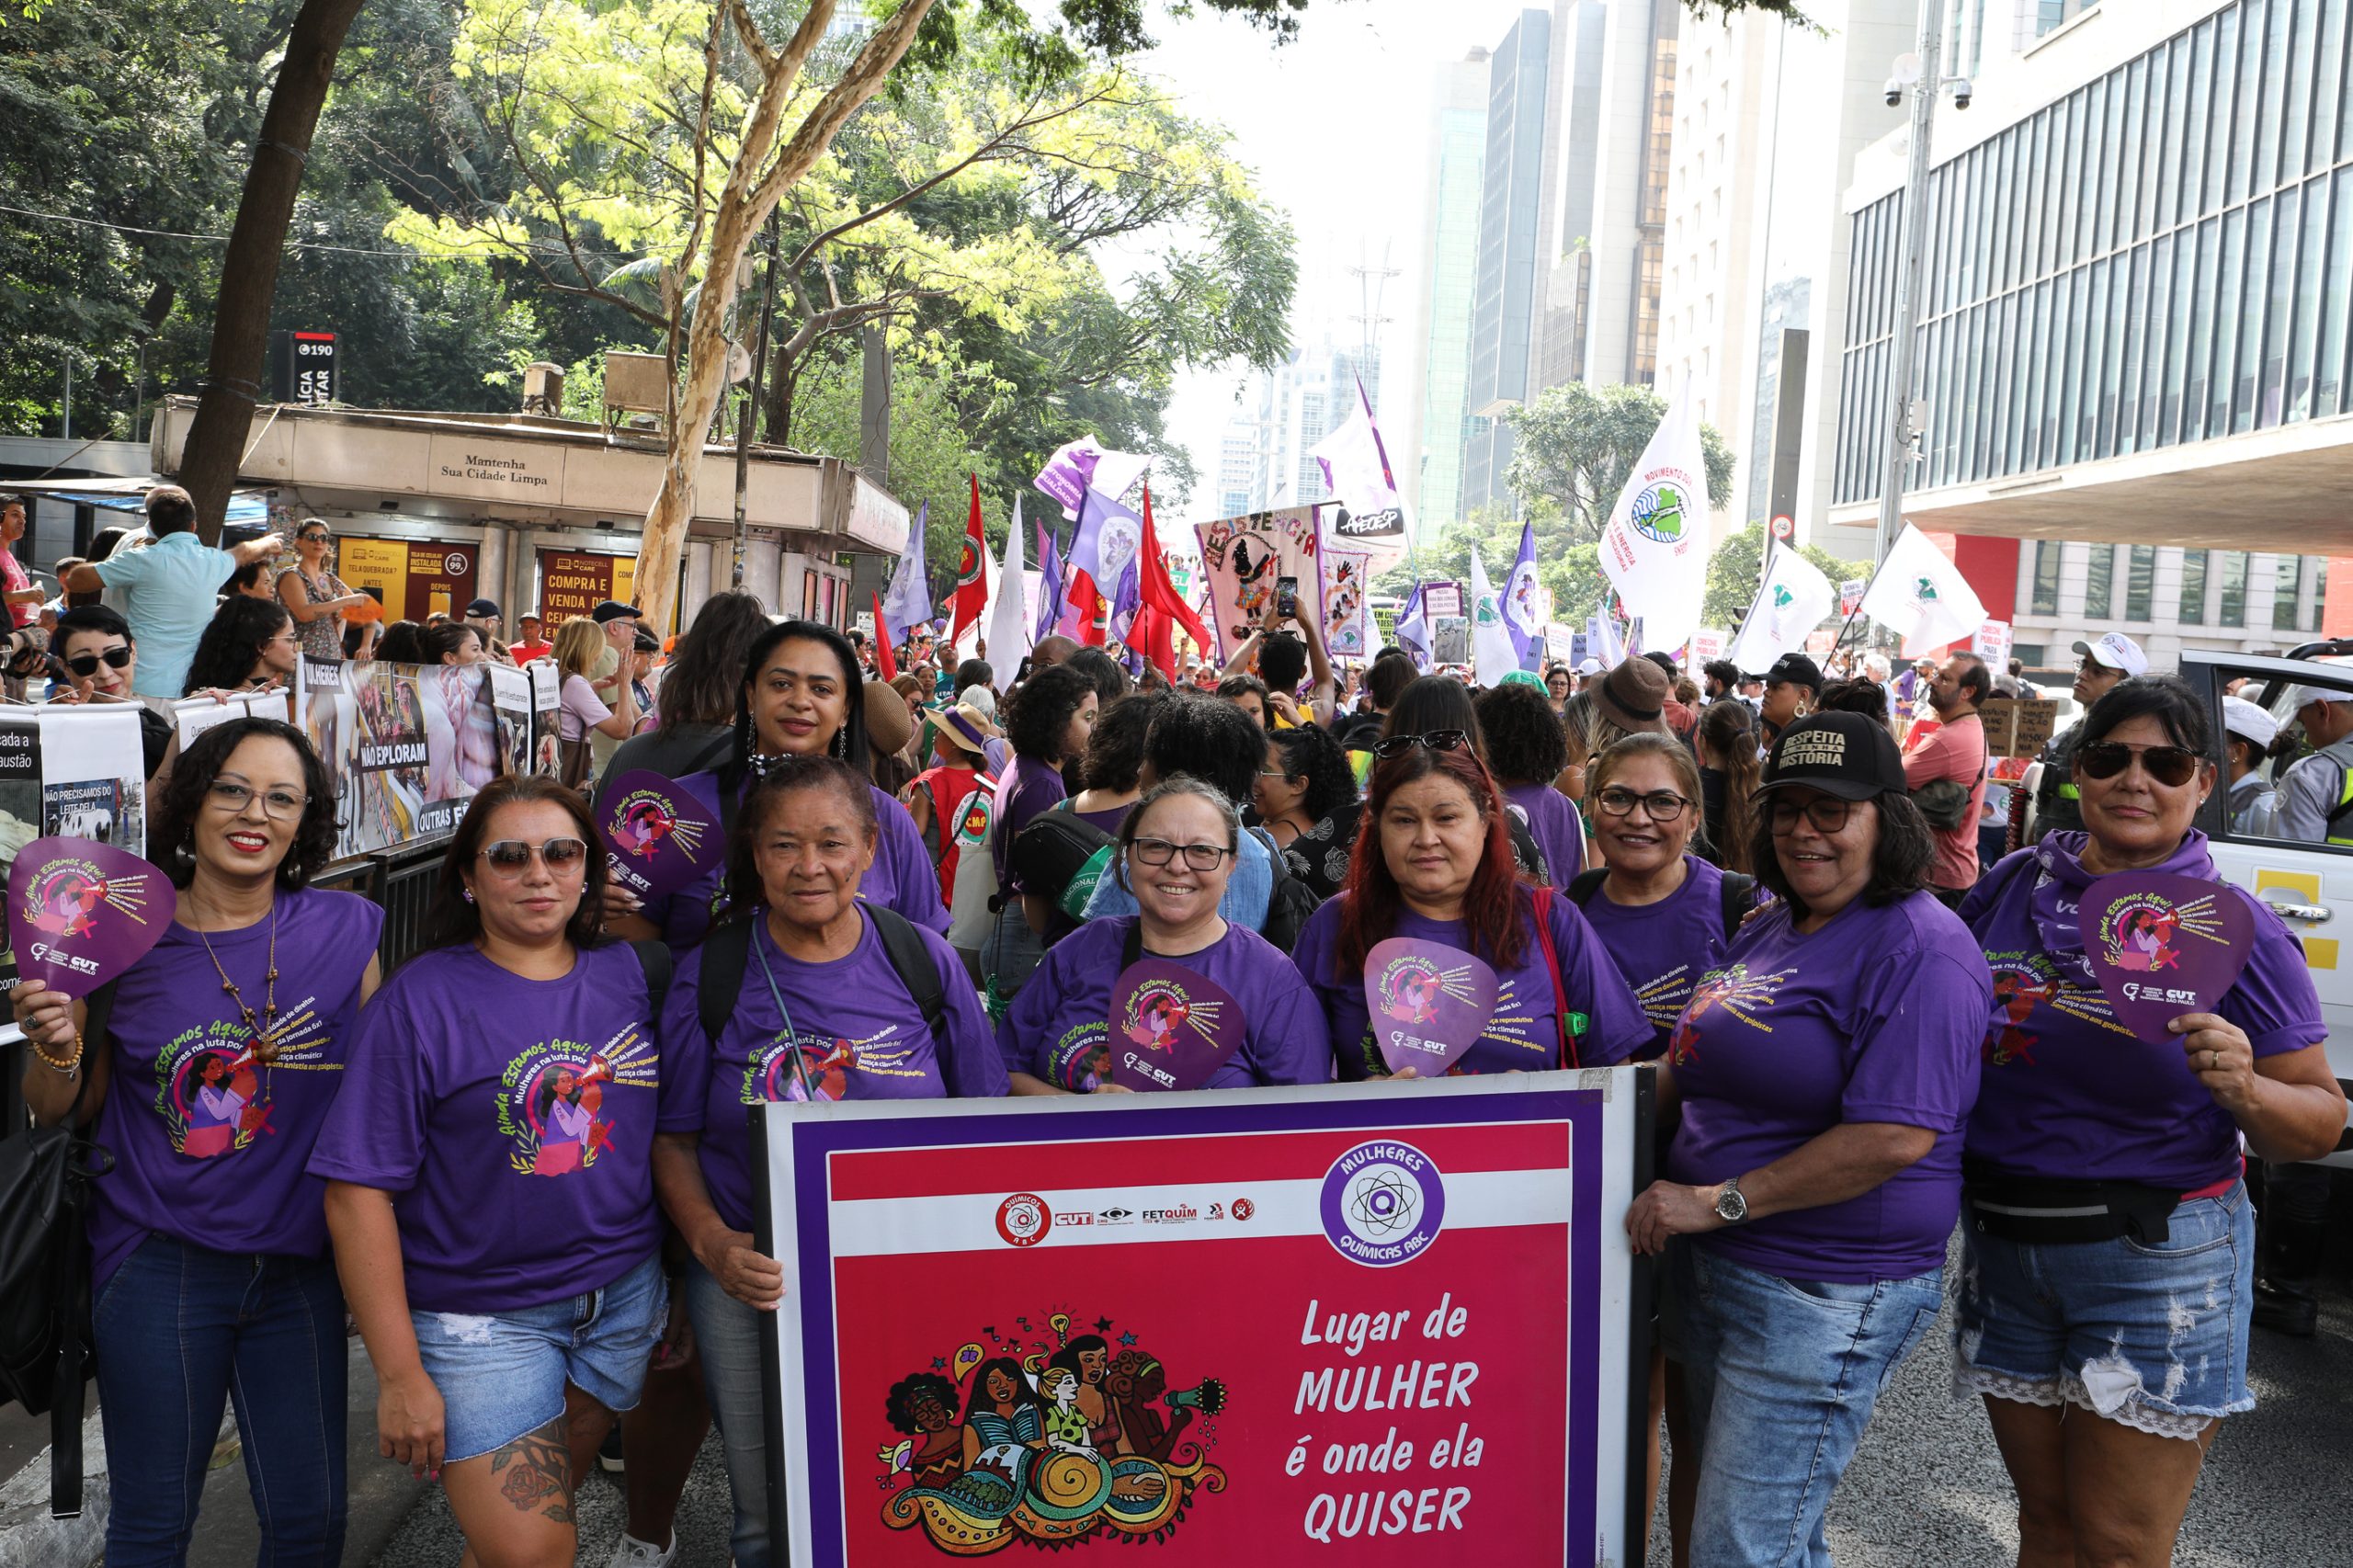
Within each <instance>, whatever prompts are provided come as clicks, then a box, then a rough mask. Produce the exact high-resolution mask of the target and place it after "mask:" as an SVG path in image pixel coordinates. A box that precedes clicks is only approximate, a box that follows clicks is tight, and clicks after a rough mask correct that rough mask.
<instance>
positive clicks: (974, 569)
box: [948, 473, 989, 642]
mask: <svg viewBox="0 0 2353 1568" xmlns="http://www.w3.org/2000/svg"><path fill="white" fill-rule="evenodd" d="M988 562H989V547H988V540H987V539H986V538H984V537H983V534H982V533H981V476H980V475H979V474H977V473H976V474H974V475H972V515H971V516H970V517H967V518H965V520H964V553H963V556H962V558H961V559H960V560H959V561H958V562H957V563H956V619H955V620H954V621H953V622H952V623H951V624H950V625H949V632H948V640H949V642H962V641H963V640H964V632H965V631H966V629H967V628H970V627H972V626H975V625H978V624H979V622H980V619H981V610H982V609H983V607H985V606H986V605H987V603H988V598H989V576H988V570H989V569H988Z"/></svg>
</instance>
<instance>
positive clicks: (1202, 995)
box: [1110, 959, 1248, 1092]
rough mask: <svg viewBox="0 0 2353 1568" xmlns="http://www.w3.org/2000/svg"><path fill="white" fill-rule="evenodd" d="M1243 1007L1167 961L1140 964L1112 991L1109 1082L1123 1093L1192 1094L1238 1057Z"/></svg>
mask: <svg viewBox="0 0 2353 1568" xmlns="http://www.w3.org/2000/svg"><path fill="white" fill-rule="evenodd" d="M1247 1027H1248V1022H1247V1020H1246V1019H1245V1018H1244V1017H1243V1016H1242V1004H1241V1003H1239V1002H1236V1001H1235V1000H1234V999H1233V997H1231V996H1229V995H1227V994H1226V993H1225V989H1224V987H1222V986H1221V985H1219V984H1218V983H1216V982H1215V981H1212V980H1210V979H1208V978H1206V977H1204V976H1202V975H1199V974H1196V973H1194V972H1193V971H1191V970H1189V969H1187V968H1186V967H1185V966H1184V965H1183V964H1180V963H1172V962H1170V961H1169V960H1166V959H1139V960H1136V961H1135V962H1134V963H1131V964H1130V965H1129V966H1128V967H1127V968H1126V969H1125V970H1122V971H1120V979H1119V982H1118V983H1116V984H1114V985H1113V986H1112V987H1111V1041H1110V1044H1111V1082H1113V1083H1114V1084H1117V1085H1120V1087H1121V1088H1123V1089H1135V1090H1139V1091H1142V1092H1150V1091H1153V1090H1157V1089H1198V1088H1199V1087H1200V1086H1201V1085H1204V1084H1206V1083H1208V1082H1209V1081H1210V1075H1211V1074H1213V1073H1215V1072H1216V1071H1217V1070H1218V1069H1219V1068H1221V1067H1222V1066H1224V1065H1225V1062H1226V1058H1228V1057H1230V1056H1232V1055H1233V1053H1234V1052H1235V1051H1238V1050H1240V1049H1241V1046H1242V1037H1243V1035H1244V1033H1245V1030H1246V1028H1247Z"/></svg>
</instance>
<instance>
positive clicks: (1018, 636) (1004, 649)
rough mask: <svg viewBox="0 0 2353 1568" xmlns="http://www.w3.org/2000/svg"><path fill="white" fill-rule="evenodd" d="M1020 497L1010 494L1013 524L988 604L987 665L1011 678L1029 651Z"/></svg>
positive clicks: (1006, 537)
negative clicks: (994, 598) (994, 595)
mask: <svg viewBox="0 0 2353 1568" xmlns="http://www.w3.org/2000/svg"><path fill="white" fill-rule="evenodd" d="M1023 531H1024V530H1023V528H1022V527H1021V497H1020V496H1018V495H1016V496H1015V497H1014V498H1013V526H1012V527H1011V528H1007V529H1006V530H1005V570H1004V571H1002V572H999V573H998V574H997V577H996V600H995V603H994V604H993V605H992V606H991V607H990V610H989V615H988V618H987V622H986V624H987V626H988V629H989V667H990V668H991V669H994V670H999V671H1002V672H1003V675H1002V676H1001V678H1003V679H1006V680H1010V679H1012V677H1013V672H1014V670H1015V669H1017V667H1019V665H1020V664H1021V661H1022V660H1023V659H1025V658H1027V657H1028V656H1029V648H1030V642H1029V595H1028V592H1027V589H1028V586H1029V572H1028V569H1027V567H1026V564H1025V563H1024V562H1023V561H1022V544H1021V535H1022V533H1023Z"/></svg>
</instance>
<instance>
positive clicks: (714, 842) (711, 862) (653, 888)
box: [597, 767, 727, 898]
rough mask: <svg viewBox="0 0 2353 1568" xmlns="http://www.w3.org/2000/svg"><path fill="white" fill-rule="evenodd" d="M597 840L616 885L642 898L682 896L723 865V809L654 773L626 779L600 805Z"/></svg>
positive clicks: (648, 771)
mask: <svg viewBox="0 0 2353 1568" xmlns="http://www.w3.org/2000/svg"><path fill="white" fill-rule="evenodd" d="M597 837H598V838H601V839H602V840H604V843H605V860H606V863H607V864H608V865H609V866H610V867H611V868H612V874H613V880H614V881H617V882H619V883H620V885H621V886H623V887H625V888H627V889H628V890H629V891H630V892H633V893H635V894H636V895H637V896H638V897H640V898H662V897H664V896H665V895H667V894H670V893H674V892H677V891H678V890H679V889H680V888H682V887H685V886H686V885H687V884H688V882H691V881H694V880H695V879H696V878H698V877H700V876H702V875H704V874H706V873H707V872H709V871H710V869H711V868H712V867H713V866H716V865H718V864H719V861H720V858H721V857H722V856H723V855H724V854H726V852H727V846H726V845H725V844H723V843H722V842H721V838H720V833H719V807H718V804H717V802H715V801H711V800H710V799H709V798H708V797H707V796H706V795H705V794H704V793H703V792H702V790H701V789H700V787H699V786H689V785H685V784H681V783H678V782H676V780H674V779H670V778H664V777H663V776H662V775H661V774H659V773H655V772H654V771H653V770H651V769H650V768H642V767H641V768H637V769H635V770H633V771H631V772H629V773H624V774H622V775H621V776H620V778H616V779H614V780H612V781H611V782H610V783H608V784H607V785H606V786H605V788H604V791H603V793H602V794H600V795H599V796H598V797H597Z"/></svg>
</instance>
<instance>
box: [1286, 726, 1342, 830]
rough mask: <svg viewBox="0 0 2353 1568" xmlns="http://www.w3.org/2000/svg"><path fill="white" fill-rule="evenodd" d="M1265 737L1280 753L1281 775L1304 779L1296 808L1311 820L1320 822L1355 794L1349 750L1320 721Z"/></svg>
mask: <svg viewBox="0 0 2353 1568" xmlns="http://www.w3.org/2000/svg"><path fill="white" fill-rule="evenodd" d="M1267 739H1268V740H1270V741H1272V742H1273V743H1274V745H1275V749H1276V750H1277V751H1278V752H1279V753H1281V754H1282V759H1283V777H1285V778H1297V779H1302V780H1303V781H1305V783H1306V785H1307V792H1306V793H1305V794H1303V795H1302V796H1301V797H1300V798H1299V809H1300V810H1301V811H1302V812H1306V813H1307V815H1308V816H1309V817H1310V818H1311V819H1313V821H1316V822H1322V821H1323V820H1324V818H1325V817H1328V816H1330V815H1331V814H1332V813H1333V812H1336V811H1338V810H1339V809H1340V808H1341V807H1342V806H1345V805H1347V803H1348V802H1349V801H1353V800H1355V799H1356V798H1357V775H1356V770H1355V769H1354V768H1352V767H1349V766H1348V754H1347V752H1345V751H1342V750H1341V749H1340V743H1339V742H1338V741H1336V740H1335V739H1333V738H1332V732H1331V731H1329V730H1327V729H1325V728H1324V726H1323V725H1321V724H1301V725H1297V726H1295V727H1293V728H1291V729H1288V730H1277V731H1276V732H1275V733H1273V734H1271V735H1269V736H1267Z"/></svg>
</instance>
